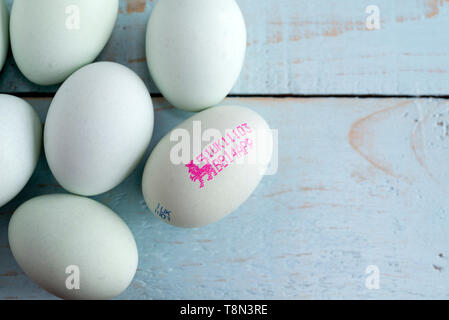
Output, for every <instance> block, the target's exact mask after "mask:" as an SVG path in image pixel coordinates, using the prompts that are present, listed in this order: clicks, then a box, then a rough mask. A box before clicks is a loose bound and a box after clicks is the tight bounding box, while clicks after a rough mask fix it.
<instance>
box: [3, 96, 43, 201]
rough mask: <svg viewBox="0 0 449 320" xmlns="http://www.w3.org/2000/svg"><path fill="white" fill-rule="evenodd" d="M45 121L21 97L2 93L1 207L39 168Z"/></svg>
mask: <svg viewBox="0 0 449 320" xmlns="http://www.w3.org/2000/svg"><path fill="white" fill-rule="evenodd" d="M41 145H42V123H41V121H40V119H39V117H38V116H37V114H36V112H35V111H34V109H33V107H31V105H29V104H28V102H26V101H25V100H22V99H20V98H17V97H14V96H10V95H6V94H0V207H1V206H3V205H5V204H6V203H7V202H9V201H10V200H11V199H12V198H14V197H15V196H16V195H17V194H18V193H19V192H20V191H21V190H22V189H23V187H24V186H25V184H26V183H27V182H28V180H29V179H30V177H31V175H32V174H33V172H34V169H35V168H36V164H37V160H38V159H39V154H40V151H41Z"/></svg>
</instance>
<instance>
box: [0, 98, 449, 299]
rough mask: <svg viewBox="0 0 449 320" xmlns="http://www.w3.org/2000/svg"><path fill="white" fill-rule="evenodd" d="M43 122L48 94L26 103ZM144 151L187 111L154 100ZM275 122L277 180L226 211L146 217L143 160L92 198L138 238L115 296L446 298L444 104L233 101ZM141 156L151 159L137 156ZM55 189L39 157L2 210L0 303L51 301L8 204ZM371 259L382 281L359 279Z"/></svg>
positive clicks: (447, 120)
mask: <svg viewBox="0 0 449 320" xmlns="http://www.w3.org/2000/svg"><path fill="white" fill-rule="evenodd" d="M29 101H30V102H31V104H33V106H34V107H35V108H36V110H38V112H39V115H40V116H41V118H42V119H44V117H45V114H46V111H47V107H48V104H49V99H46V98H37V99H36V98H32V99H29ZM154 102H155V107H156V112H155V116H156V123H155V125H156V126H155V133H154V137H153V140H152V143H151V147H150V150H151V149H152V148H153V147H154V145H155V144H156V143H157V142H158V141H159V140H160V138H161V137H162V136H163V135H164V134H165V133H167V132H168V131H169V130H170V129H171V128H173V127H174V126H175V125H176V124H178V123H180V122H181V121H182V120H183V119H185V118H186V117H188V116H189V115H190V114H188V113H185V112H181V111H178V110H176V109H173V108H172V107H171V106H170V105H168V103H167V102H166V101H164V100H163V99H159V98H158V99H154ZM225 103H226V104H238V105H244V106H248V107H250V108H252V109H254V110H256V111H257V112H259V113H260V114H261V115H262V116H263V117H264V118H265V119H267V121H268V122H269V124H270V126H271V127H272V128H274V129H278V141H279V144H278V147H279V148H278V151H279V152H278V160H279V161H278V162H279V168H278V171H277V173H276V174H275V175H271V176H266V177H264V179H263V180H262V182H261V184H260V185H259V187H258V188H257V190H256V191H255V192H254V194H253V195H252V196H251V197H250V199H249V200H248V201H247V202H246V203H245V204H244V205H242V206H241V207H240V208H239V209H238V210H237V211H236V212H234V213H233V214H231V215H230V216H228V217H227V218H225V219H224V220H222V221H220V222H218V223H216V224H213V225H210V226H208V227H205V228H200V229H194V230H184V229H178V228H175V227H171V226H169V225H166V224H164V223H163V222H161V221H159V220H158V219H156V218H155V217H154V216H153V215H152V214H151V213H150V212H149V210H148V209H147V208H146V206H145V202H144V201H143V198H142V194H141V191H140V183H141V175H142V170H143V162H142V163H141V164H140V166H139V168H138V169H137V170H136V171H135V173H133V175H132V176H131V177H129V178H128V179H127V180H126V181H125V182H124V183H122V184H121V185H120V186H118V187H117V188H115V189H114V190H112V191H110V192H108V193H106V194H103V195H100V196H98V197H95V199H97V200H99V201H101V202H102V203H104V204H106V205H107V206H109V207H111V208H112V209H113V210H115V211H116V212H117V213H118V214H119V215H120V216H121V217H122V218H123V219H124V220H125V221H126V222H127V223H128V225H129V226H130V228H131V230H132V232H133V233H134V236H135V238H136V241H137V244H138V249H139V254H140V259H139V260H140V262H139V269H138V271H137V274H136V277H135V279H134V281H133V282H132V284H131V286H130V287H129V288H128V289H127V290H126V292H124V293H123V294H122V295H121V296H120V297H119V298H122V299H132V298H134V299H167V298H172V299H184V298H186V299H187V298H188V299H246V298H247V299H262V298H265V299H299V298H303V299H309V298H323V299H336V298H363V299H365V298H366V299H371V298H382V299H392V298H417V299H421V298H442V299H447V298H448V297H449V287H448V286H447V283H448V281H449V258H448V257H449V245H448V244H449V233H448V232H447V226H448V223H449V220H448V219H449V214H448V213H449V212H448V209H447V208H448V207H449V198H448V197H447V194H448V192H449V190H448V188H449V187H448V184H447V181H448V180H449V166H448V165H446V164H447V159H448V156H449V101H447V100H433V99H414V100H413V99H336V98H332V99H292V98H290V99H267V98H263V99H262V98H240V99H237V98H234V99H228V100H226V101H225ZM147 155H148V154H147ZM60 192H64V190H62V188H61V187H60V186H59V185H58V183H57V182H56V181H55V179H54V178H53V177H52V175H51V173H50V171H49V169H48V166H47V164H46V163H45V161H44V159H43V157H42V159H41V160H40V162H39V164H38V168H37V170H36V172H35V174H34V176H33V177H32V179H31V181H30V182H29V184H28V185H27V187H26V188H25V190H24V191H23V192H22V193H21V194H20V195H19V196H18V197H17V198H16V199H14V200H13V201H12V202H11V203H10V204H8V205H7V206H5V207H2V208H0V299H14V298H20V299H41V298H45V299H46V298H53V297H52V296H51V295H50V294H48V293H46V292H45V291H43V290H42V289H40V288H38V287H37V286H36V285H35V284H34V283H33V282H32V281H31V280H30V279H29V278H28V277H27V276H26V275H24V274H23V272H22V271H21V270H20V268H19V267H18V266H17V265H16V263H15V262H14V260H13V258H12V255H11V252H10V249H9V246H8V241H7V225H8V221H9V219H10V217H11V214H12V212H13V211H14V210H15V208H16V207H17V206H18V205H20V204H21V203H22V202H23V201H25V200H27V199H29V198H31V197H34V196H37V195H41V194H48V193H60ZM369 265H376V266H378V268H379V270H380V289H379V290H369V289H367V288H366V287H365V281H366V278H367V276H368V275H367V274H365V270H366V268H367V267H368V266H369Z"/></svg>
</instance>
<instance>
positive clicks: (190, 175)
mask: <svg viewBox="0 0 449 320" xmlns="http://www.w3.org/2000/svg"><path fill="white" fill-rule="evenodd" d="M199 126H200V127H201V128H200V129H199ZM214 131H215V132H216V133H215V134H214V133H213V132H214ZM198 132H200V133H198ZM182 136H184V137H183V138H182ZM187 137H190V138H189V139H187ZM195 137H196V138H195ZM200 140H202V141H203V142H200ZM188 141H191V142H188ZM195 141H196V142H195ZM195 144H197V145H198V146H200V145H201V147H195ZM182 146H185V147H182ZM219 146H221V147H219ZM182 148H184V150H183V149H182ZM195 149H198V150H195ZM186 150H187V151H186ZM272 150H273V138H272V134H271V130H270V128H269V127H268V124H267V123H266V122H265V120H264V119H263V118H262V117H261V116H259V115H258V114H257V113H256V112H254V111H252V110H250V109H247V108H244V107H239V106H220V107H214V108H211V109H207V110H205V111H203V112H200V113H198V114H196V115H195V116H193V117H191V118H189V119H187V120H186V121H184V122H183V123H181V124H180V125H179V126H178V127H176V128H175V129H173V130H172V131H171V132H170V133H169V134H167V135H166V136H165V137H164V138H163V139H162V140H161V141H160V142H159V144H158V145H157V146H156V147H155V149H154V150H153V152H152V153H151V155H150V158H149V159H148V161H147V163H146V165H145V170H144V174H143V181H142V191H143V195H144V198H145V201H146V203H147V205H148V207H149V209H150V210H151V211H152V212H153V214H154V215H156V216H157V217H158V218H160V219H161V220H163V221H165V222H167V223H169V224H172V225H175V226H178V227H201V226H204V225H207V224H209V223H212V222H215V221H218V220H220V219H221V218H223V217H225V216H226V215H228V214H229V213H231V212H232V211H234V210H235V209H237V207H239V206H240V205H241V204H242V203H243V202H244V201H245V200H246V199H247V198H248V197H249V196H250V195H251V193H252V192H253V191H254V189H255V188H256V187H257V185H258V184H259V182H260V180H261V179H262V177H263V175H264V173H265V172H266V169H267V167H268V162H269V161H268V160H269V159H271V154H272ZM179 155H181V157H185V158H182V159H178V156H179ZM263 155H265V157H264V156H263ZM264 159H266V161H263V160H264ZM181 160H182V161H181ZM239 161H240V162H239Z"/></svg>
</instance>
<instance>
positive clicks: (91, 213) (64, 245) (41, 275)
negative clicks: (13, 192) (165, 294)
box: [8, 194, 138, 299]
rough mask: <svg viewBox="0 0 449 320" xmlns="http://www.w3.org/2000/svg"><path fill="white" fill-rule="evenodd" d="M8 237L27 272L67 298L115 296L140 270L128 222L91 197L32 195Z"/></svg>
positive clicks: (17, 211) (11, 224) (12, 219)
mask: <svg viewBox="0 0 449 320" xmlns="http://www.w3.org/2000/svg"><path fill="white" fill-rule="evenodd" d="M8 237H9V245H10V247H11V251H12V253H13V255H14V258H15V259H16V261H17V263H18V264H19V266H20V267H21V268H22V270H23V271H24V272H25V273H26V274H27V275H28V276H29V277H30V278H31V279H32V280H33V281H35V282H36V283H37V284H38V285H39V286H41V287H42V288H44V289H45V290H47V291H49V292H50V293H52V294H54V295H56V296H58V297H60V298H63V299H110V298H113V297H115V296H117V295H118V294H120V293H121V292H122V291H124V290H125V289H126V288H127V287H128V285H129V284H130V283H131V281H132V279H133V277H134V274H135V272H136V269H137V263H138V253H137V247H136V242H135V241H134V237H133V235H132V234H131V231H130V230H129V228H128V226H127V225H126V224H125V222H124V221H123V220H122V219H121V218H120V217H119V216H118V215H117V214H115V213H114V212H113V211H112V210H110V209H109V208H107V207H106V206H104V205H102V204H100V203H98V202H96V201H94V200H91V199H88V198H83V197H79V196H74V195H65V194H58V195H45V196H40V197H36V198H33V199H31V200H29V201H27V202H25V203H24V204H22V205H21V206H20V207H19V208H18V209H17V210H16V211H15V212H14V214H13V216H12V218H11V221H10V223H9V228H8ZM74 267H75V268H78V269H77V270H76V269H75V268H74ZM78 280H79V282H78ZM77 283H78V284H79V286H76V284H77ZM67 284H69V286H67Z"/></svg>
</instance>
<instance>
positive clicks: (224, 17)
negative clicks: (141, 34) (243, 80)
mask: <svg viewBox="0 0 449 320" xmlns="http://www.w3.org/2000/svg"><path fill="white" fill-rule="evenodd" d="M245 51H246V27H245V21H244V19H243V15H242V13H241V11H240V8H239V7H238V5H237V3H236V2H235V1H234V0H214V1H210V0H189V1H183V0H161V1H159V2H158V3H157V4H156V5H155V7H154V8H153V10H152V13H151V16H150V19H149V22H148V26H147V36H146V52H147V61H148V66H149V69H150V72H151V76H152V78H153V80H154V82H155V83H156V85H157V87H158V88H159V90H160V91H161V93H162V94H163V95H164V97H165V98H166V99H167V100H168V101H169V102H170V103H172V104H173V105H174V106H175V107H177V108H180V109H184V110H187V111H199V110H202V109H204V108H206V107H210V106H214V105H216V104H218V103H219V102H220V101H222V100H223V98H224V97H225V96H226V95H227V94H228V93H229V92H230V91H231V89H232V87H233V86H234V84H235V82H236V81H237V78H238V76H239V74H240V71H241V69H242V66H243V61H244V58H245Z"/></svg>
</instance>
